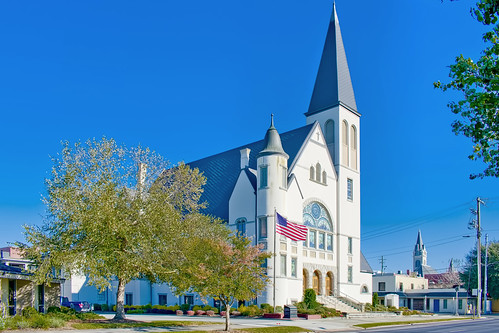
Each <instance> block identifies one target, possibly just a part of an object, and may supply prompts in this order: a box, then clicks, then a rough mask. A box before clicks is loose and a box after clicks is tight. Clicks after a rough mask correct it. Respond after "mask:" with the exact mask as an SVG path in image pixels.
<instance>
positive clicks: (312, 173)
mask: <svg viewBox="0 0 499 333" xmlns="http://www.w3.org/2000/svg"><path fill="white" fill-rule="evenodd" d="M310 180H315V168H314V167H313V166H311V167H310Z"/></svg>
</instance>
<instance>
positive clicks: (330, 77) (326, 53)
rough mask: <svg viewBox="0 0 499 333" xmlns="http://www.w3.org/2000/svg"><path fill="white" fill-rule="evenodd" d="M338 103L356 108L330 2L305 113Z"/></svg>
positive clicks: (335, 17) (339, 34)
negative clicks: (329, 16)
mask: <svg viewBox="0 0 499 333" xmlns="http://www.w3.org/2000/svg"><path fill="white" fill-rule="evenodd" d="M339 104H341V105H343V106H345V107H347V108H348V109H350V110H352V111H354V112H357V103H356V102H355V95H354V93H353V86H352V80H351V79H350V70H349V69H348V63H347V56H346V54H345V48H344V46H343V38H342V37H341V30H340V23H339V21H338V15H337V14H336V5H335V4H333V12H332V14H331V20H330V22H329V28H328V31H327V35H326V42H325V44H324V50H323V51H322V58H321V63H320V65H319V71H318V72H317V78H316V80H315V86H314V92H313V94H312V99H311V100H310V106H309V108H308V112H307V113H306V114H305V115H307V116H308V115H311V114H314V113H317V112H320V111H322V110H326V109H329V108H332V107H334V106H336V105H339Z"/></svg>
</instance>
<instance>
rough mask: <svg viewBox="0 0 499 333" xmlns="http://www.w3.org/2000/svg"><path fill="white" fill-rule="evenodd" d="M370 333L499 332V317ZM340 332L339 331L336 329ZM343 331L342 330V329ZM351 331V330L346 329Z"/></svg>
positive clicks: (378, 330) (381, 329)
mask: <svg viewBox="0 0 499 333" xmlns="http://www.w3.org/2000/svg"><path fill="white" fill-rule="evenodd" d="M368 331H369V332H370V333H374V332H387V333H395V332H404V333H457V332H473V333H486V332H487V333H490V332H499V318H498V317H484V318H482V319H477V320H465V321H447V322H440V323H427V324H423V323H421V324H414V325H404V326H395V327H383V328H376V329H369V330H368ZM336 332H338V331H336ZM340 332H341V331H340ZM345 332H351V330H345Z"/></svg>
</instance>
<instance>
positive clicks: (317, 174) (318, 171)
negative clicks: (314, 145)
mask: <svg viewBox="0 0 499 333" xmlns="http://www.w3.org/2000/svg"><path fill="white" fill-rule="evenodd" d="M321 174H322V173H321V165H320V164H319V163H317V164H316V165H315V180H316V181H318V182H320V181H321Z"/></svg>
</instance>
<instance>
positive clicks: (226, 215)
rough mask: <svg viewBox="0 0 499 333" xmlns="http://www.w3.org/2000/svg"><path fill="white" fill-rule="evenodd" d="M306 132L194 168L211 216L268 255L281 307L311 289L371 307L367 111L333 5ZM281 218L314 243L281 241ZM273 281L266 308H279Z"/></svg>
mask: <svg viewBox="0 0 499 333" xmlns="http://www.w3.org/2000/svg"><path fill="white" fill-rule="evenodd" d="M305 116H306V125H305V126H303V127H300V128H297V129H295V130H292V131H289V132H286V133H278V131H277V129H276V128H275V127H274V121H273V119H272V121H271V125H270V128H269V129H268V131H267V133H266V135H265V138H264V139H263V140H261V141H257V142H253V143H251V144H247V145H243V146H241V147H238V148H235V149H232V150H229V151H226V152H223V153H220V154H217V155H214V156H210V157H207V158H204V159H201V160H198V161H195V162H191V163H189V164H190V165H191V167H196V168H199V169H200V170H201V171H202V172H203V173H204V175H205V176H206V177H207V185H206V187H205V193H204V194H203V198H202V199H205V200H206V201H207V202H208V203H209V207H208V210H207V212H208V213H210V214H213V215H215V216H217V217H220V218H222V219H223V220H225V221H227V223H228V225H229V227H230V228H232V229H233V230H234V231H239V232H241V233H244V234H245V235H246V236H248V237H251V238H252V239H253V243H254V244H262V245H263V247H264V248H265V249H267V250H268V251H271V252H273V251H274V242H276V244H275V249H276V253H275V255H276V257H275V265H274V259H269V262H268V264H267V270H268V273H269V276H271V277H273V276H274V270H275V277H276V278H275V304H276V305H284V304H290V303H292V302H293V301H300V300H301V299H302V296H303V290H304V289H305V288H313V289H315V290H316V293H317V294H318V295H319V296H320V297H319V299H320V301H321V302H326V303H327V302H328V298H331V300H333V299H334V298H344V299H349V300H352V301H354V302H357V303H367V302H371V285H372V284H371V269H370V267H369V265H368V264H367V261H366V260H365V258H364V257H363V255H362V253H361V251H360V146H359V142H360V140H359V134H360V114H359V113H358V112H357V106H356V102H355V97H354V92H353V87H352V83H351V79H350V73H349V69H348V64H347V59H346V54H345V51H344V48H343V41H342V38H341V32H340V26H339V22H338V17H337V15H336V10H335V9H334V8H333V13H332V16H331V21H330V25H329V28H328V33H327V37H326V42H325V46H324V51H323V54H322V59H321V63H320V66H319V70H318V74H317V80H316V83H315V87H314V91H313V95H312V99H311V102H310V107H309V109H308V112H306V113H305ZM275 211H277V212H278V213H279V214H281V215H282V216H284V217H285V218H287V219H288V220H289V221H291V222H294V223H297V224H303V225H305V226H307V227H308V237H307V240H306V241H303V242H301V241H298V242H295V241H292V240H290V239H288V238H286V237H284V236H282V235H277V236H276V235H275V234H274V227H275V225H274V223H275V213H274V212H275ZM273 288H274V286H273V284H269V285H268V288H267V289H266V291H265V293H264V294H263V295H262V296H261V297H259V299H258V303H269V304H273V301H274V299H273V298H274V295H273V294H274V290H273Z"/></svg>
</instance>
